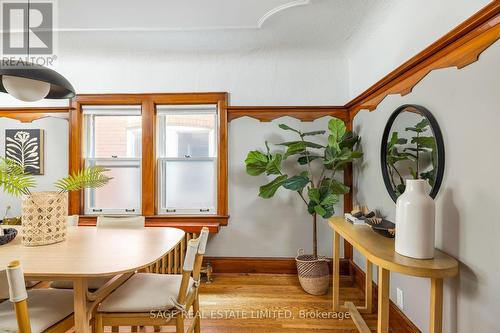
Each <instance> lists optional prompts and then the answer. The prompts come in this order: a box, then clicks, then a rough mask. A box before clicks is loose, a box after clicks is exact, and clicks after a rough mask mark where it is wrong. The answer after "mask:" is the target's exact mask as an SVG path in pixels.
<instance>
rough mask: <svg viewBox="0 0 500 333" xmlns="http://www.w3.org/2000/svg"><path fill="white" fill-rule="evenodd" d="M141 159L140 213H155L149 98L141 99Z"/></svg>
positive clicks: (153, 141) (153, 123) (153, 142)
mask: <svg viewBox="0 0 500 333" xmlns="http://www.w3.org/2000/svg"><path fill="white" fill-rule="evenodd" d="M141 109H142V113H141V115H142V118H141V119H142V124H141V125H142V130H141V132H142V160H141V175H142V178H141V181H142V186H141V192H142V193H141V205H142V215H154V214H155V213H156V211H155V209H156V202H157V200H156V195H157V191H156V175H157V174H156V114H155V104H154V102H153V101H152V100H150V99H145V100H143V101H142V107H141Z"/></svg>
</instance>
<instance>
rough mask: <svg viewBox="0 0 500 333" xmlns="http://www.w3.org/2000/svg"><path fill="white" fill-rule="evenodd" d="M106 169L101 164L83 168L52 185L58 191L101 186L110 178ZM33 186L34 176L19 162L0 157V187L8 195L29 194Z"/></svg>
mask: <svg viewBox="0 0 500 333" xmlns="http://www.w3.org/2000/svg"><path fill="white" fill-rule="evenodd" d="M106 171H109V169H106V168H104V167H102V166H91V167H88V168H83V169H81V170H78V171H76V172H74V173H73V174H71V175H69V176H67V177H64V178H63V179H60V180H58V181H57V182H55V183H54V186H55V187H56V188H57V189H59V191H60V193H65V192H70V191H79V190H82V189H85V188H98V187H102V186H104V185H106V184H107V183H108V182H109V181H110V180H111V179H112V178H111V177H108V176H106V175H105V174H104V173H105V172H106ZM35 186H36V182H35V178H34V177H33V176H32V175H30V174H28V173H26V171H25V169H24V167H23V166H22V165H21V164H19V163H18V162H17V161H14V160H12V159H10V158H5V157H0V189H3V191H4V192H6V193H8V194H10V195H13V196H20V195H22V194H31V192H30V188H33V187H35Z"/></svg>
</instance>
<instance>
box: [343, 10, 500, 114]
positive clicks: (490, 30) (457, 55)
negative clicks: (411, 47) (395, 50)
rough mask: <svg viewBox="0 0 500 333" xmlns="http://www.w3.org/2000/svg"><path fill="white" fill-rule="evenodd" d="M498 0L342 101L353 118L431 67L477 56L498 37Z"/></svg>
mask: <svg viewBox="0 0 500 333" xmlns="http://www.w3.org/2000/svg"><path fill="white" fill-rule="evenodd" d="M499 23H500V1H493V2H492V3H491V4H489V5H488V6H486V7H484V8H483V9H482V10H481V11H479V12H478V13H476V14H475V15H473V16H472V17H471V18H469V19H468V20H466V21H465V22H463V23H462V24H460V25H459V26H458V27H456V28H455V29H453V30H452V31H450V32H449V33H448V34H447V35H445V36H444V37H442V38H441V39H439V40H438V41H436V42H435V43H434V44H432V45H431V46H429V47H428V48H426V49H425V50H423V51H422V52H420V53H419V54H417V55H416V56H415V57H413V58H411V59H410V60H408V61H407V62H405V63H404V64H403V65H401V66H400V67H398V68H396V69H395V70H394V71H392V72H391V73H389V74H388V75H387V76H385V77H384V78H383V79H382V80H380V81H378V82H377V83H375V84H374V85H373V86H372V87H370V88H369V89H367V90H366V91H365V92H364V93H362V94H361V95H359V96H358V97H356V98H355V99H353V100H352V101H351V102H349V103H347V104H346V105H345V107H346V108H348V109H349V113H350V117H351V119H353V118H354V117H355V116H356V114H357V113H358V112H359V111H360V110H363V109H367V110H369V111H373V110H375V109H376V108H377V106H378V105H379V104H380V103H381V102H382V101H383V100H384V98H385V97H387V96H388V95H391V94H400V95H401V96H404V95H406V94H408V93H410V92H411V91H412V89H413V87H414V86H415V85H416V84H417V83H419V82H420V81H421V80H422V79H423V78H424V77H425V76H426V75H427V74H429V73H430V72H431V71H433V70H436V69H440V68H447V67H457V68H458V69H461V68H463V67H465V66H467V65H470V64H471V63H473V62H475V61H477V60H478V59H479V55H480V54H481V53H482V52H483V51H484V50H486V49H487V48H488V47H489V46H491V45H492V44H494V43H495V42H496V41H497V40H498V38H499V37H500V24H499Z"/></svg>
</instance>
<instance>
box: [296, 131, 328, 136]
mask: <svg viewBox="0 0 500 333" xmlns="http://www.w3.org/2000/svg"><path fill="white" fill-rule="evenodd" d="M325 133H326V131H311V132H305V133H302V136H308V135H319V134H325Z"/></svg>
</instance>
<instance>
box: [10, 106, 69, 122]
mask: <svg viewBox="0 0 500 333" xmlns="http://www.w3.org/2000/svg"><path fill="white" fill-rule="evenodd" d="M69 110H70V108H69V107H36V108H0V118H2V117H4V118H10V119H15V120H19V121H20V122H22V123H31V122H32V121H33V120H38V119H42V118H46V117H51V116H54V114H64V113H66V114H67V115H68V114H69Z"/></svg>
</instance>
